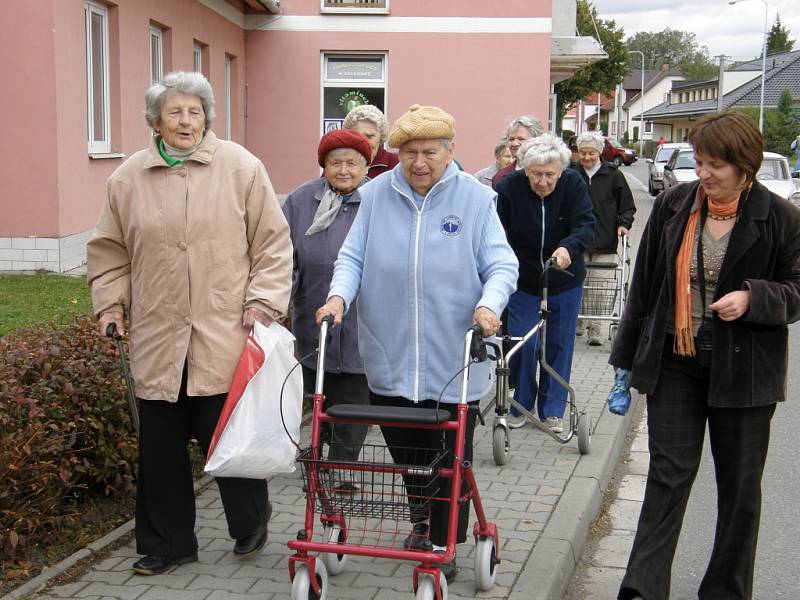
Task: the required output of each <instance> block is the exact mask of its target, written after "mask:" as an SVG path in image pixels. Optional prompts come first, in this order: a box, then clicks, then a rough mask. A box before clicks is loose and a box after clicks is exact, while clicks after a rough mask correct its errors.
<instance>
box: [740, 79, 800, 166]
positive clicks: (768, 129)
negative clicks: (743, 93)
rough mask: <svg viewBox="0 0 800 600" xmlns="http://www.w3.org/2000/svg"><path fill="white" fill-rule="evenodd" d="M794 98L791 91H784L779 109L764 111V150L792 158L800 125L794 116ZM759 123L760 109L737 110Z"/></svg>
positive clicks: (752, 107)
mask: <svg viewBox="0 0 800 600" xmlns="http://www.w3.org/2000/svg"><path fill="white" fill-rule="evenodd" d="M793 107H794V98H793V97H792V93H791V91H789V90H788V89H785V90H783V92H782V93H781V96H780V99H779V100H778V108H765V109H764V131H763V136H764V150H766V151H767V152H777V153H778V154H783V155H784V156H791V155H792V150H791V148H790V144H791V143H792V140H793V139H794V138H795V136H796V135H797V133H796V132H797V128H798V123H797V119H796V118H795V116H794V114H793ZM736 110H737V111H739V112H742V113H744V114H746V115H748V116H749V117H750V118H751V119H753V121H755V122H756V123H758V107H757V106H744V107H741V108H737V109H736Z"/></svg>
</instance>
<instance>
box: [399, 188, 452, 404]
mask: <svg viewBox="0 0 800 600" xmlns="http://www.w3.org/2000/svg"><path fill="white" fill-rule="evenodd" d="M457 176H458V174H457V173H456V174H455V175H453V176H452V177H457ZM449 179H450V178H449V177H448V180H449ZM440 183H443V182H442V180H441V179H439V181H437V182H436V183H435V184H434V185H433V187H432V188H431V189H429V190H428V193H427V194H426V195H425V197H424V198H423V199H422V204H421V205H420V206H419V207H418V206H417V203H416V202H414V199H413V198H409V197H408V196H407V195H406V194H405V193H404V192H403V191H402V190H400V189H399V188H397V187H396V186H395V185H394V183H392V187H393V188H394V189H395V191H397V193H398V194H400V195H401V196H403V198H405V199H406V200H408V202H409V203H410V204H411V207H412V208H413V209H414V210H415V211H417V228H416V233H415V235H414V354H415V362H416V364H415V365H414V393H413V394H412V395H411V401H412V402H413V403H414V404H417V403H418V402H419V400H420V398H419V371H420V364H419V361H420V357H419V237H420V232H421V231H422V211H423V210H424V209H425V203H426V202H427V201H428V197H430V195H431V193H432V192H433V190H435V189H436V188H437V187H438V186H439V184H440ZM412 194H413V191H412Z"/></svg>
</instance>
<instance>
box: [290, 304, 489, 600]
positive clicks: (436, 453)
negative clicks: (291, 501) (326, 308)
mask: <svg viewBox="0 0 800 600" xmlns="http://www.w3.org/2000/svg"><path fill="white" fill-rule="evenodd" d="M331 323H332V321H331V320H330V318H329V317H326V319H325V320H324V321H323V322H322V324H321V327H320V337H319V348H318V356H317V379H316V383H315V388H314V389H315V391H314V406H313V413H312V420H311V445H310V446H309V447H308V448H305V449H304V450H303V451H302V452H301V453H300V456H299V458H298V460H299V462H300V465H301V470H302V475H303V484H304V488H303V489H304V491H305V493H306V511H305V524H304V527H303V529H301V530H300V531H299V532H298V533H297V539H296V540H291V541H290V542H289V548H291V549H292V550H293V551H294V552H295V553H294V554H293V555H292V556H290V557H289V576H290V577H291V579H292V599H293V600H308V599H310V598H311V599H318V600H324V599H325V598H326V596H327V589H328V577H329V576H334V575H338V574H339V573H342V572H343V571H344V570H345V568H346V564H347V557H348V556H349V555H355V556H369V557H375V558H384V559H389V560H406V561H411V562H415V563H418V564H417V566H416V567H414V573H413V581H412V585H413V589H414V591H415V593H416V598H417V599H418V600H434V599H436V600H442V599H444V598H447V582H446V580H445V577H444V575H443V574H442V573H441V571H440V568H439V565H441V564H442V563H444V562H449V561H452V560H454V559H455V556H456V534H457V522H458V513H459V507H460V506H462V504H464V503H466V502H470V501H471V502H472V503H473V506H474V508H475V514H476V516H477V522H476V523H475V526H474V529H473V535H474V537H475V543H476V551H475V579H476V582H475V583H476V587H477V589H479V590H483V591H485V590H489V589H491V587H492V586H493V585H494V580H495V575H496V567H497V565H498V564H499V562H500V559H499V554H498V548H499V547H500V541H499V538H498V534H497V527H496V526H495V525H494V524H493V523H489V522H488V521H487V520H486V514H485V512H484V510H483V504H482V503H481V498H480V493H479V491H478V486H477V482H476V480H475V474H474V472H473V469H472V465H471V464H470V463H469V462H467V461H464V460H463V456H464V443H465V436H466V426H467V411H468V410H469V408H468V405H467V402H466V398H467V389H468V381H469V364H470V363H471V352H470V349H471V347H472V346H473V337H474V336H479V335H480V330H479V329H477V328H476V327H473V328H470V329H469V330H467V332H466V334H465V337H464V354H463V357H464V360H463V365H464V370H463V374H462V378H461V397H460V402H459V404H458V405H457V407H456V418H455V419H454V420H450V413H449V412H448V411H446V410H442V409H438V408H430V409H429V408H418V407H413V406H409V407H407V408H406V407H401V408H398V407H390V406H368V405H361V404H340V405H336V406H333V407H330V408H329V409H327V410H326V409H325V408H324V405H325V396H324V395H323V393H322V389H323V382H324V374H325V369H324V366H325V365H324V361H325V347H326V342H327V337H328V328H329V327H330V325H331ZM324 423H329V424H334V423H335V424H360V425H379V426H383V427H402V428H406V429H412V428H413V429H434V430H439V431H441V432H442V445H441V447H440V448H436V449H431V448H404V449H403V450H404V454H405V456H406V457H411V460H408V461H407V462H408V464H397V463H395V462H394V461H393V460H392V456H391V455H390V453H389V448H387V447H386V446H385V445H374V444H365V445H364V446H363V447H362V449H361V454H360V457H359V460H358V461H356V462H345V461H340V460H329V459H325V458H323V441H322V426H323V424H324ZM447 430H450V431H453V432H454V434H455V435H454V437H455V445H454V447H453V448H452V449H448V448H447V447H446V445H445V443H444V432H445V431H447ZM395 450H396V449H395ZM447 480H450V482H449V483H450V485H449V486H448V485H443V484H444V483H446V482H447ZM464 482H465V483H466V485H465V486H462V483H464ZM462 487H463V488H464V490H462ZM448 489H449V492H447V493H445V490H448ZM434 502H448V503H449V504H450V507H451V510H450V515H449V523H448V529H447V549H446V551H444V552H434V551H433V547H432V545H431V543H430V540H428V539H427V536H425V538H424V539H419V540H416V539H415V540H414V543H413V547H414V548H421V549H405V548H404V541H405V540H406V538H407V536H409V534H411V532H412V522H417V521H420V520H424V519H427V518H429V517H430V511H431V507H432V506H433V503H434ZM315 525H316V526H317V529H315ZM317 553H318V554H317ZM312 574H313V576H312Z"/></svg>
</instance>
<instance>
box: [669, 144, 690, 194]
mask: <svg viewBox="0 0 800 600" xmlns="http://www.w3.org/2000/svg"><path fill="white" fill-rule="evenodd" d="M695 179H697V173H695V172H694V150H692V147H691V146H688V147H686V148H675V149H674V150H673V151H672V156H670V157H669V160H668V161H667V164H665V165H664V173H663V181H662V185H663V186H664V189H665V190H668V189H669V188H671V187H674V186H676V185H678V184H679V183H687V182H689V181H694V180H695Z"/></svg>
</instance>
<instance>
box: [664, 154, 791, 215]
mask: <svg viewBox="0 0 800 600" xmlns="http://www.w3.org/2000/svg"><path fill="white" fill-rule="evenodd" d="M695 179H697V174H696V173H695V172H694V151H693V150H692V148H691V147H689V148H688V149H687V148H678V149H675V150H673V151H672V156H671V157H670V159H669V161H667V164H666V165H664V189H669V188H671V187H672V186H674V185H677V184H679V183H686V182H688V181H694V180H695ZM756 179H758V181H759V182H760V183H761V184H762V185H763V186H764V187H766V188H767V189H768V190H769V191H770V192H772V193H773V194H777V195H778V196H781V197H782V198H786V199H787V200H789V201H790V202H792V203H793V204H794V205H795V206H798V207H800V189H798V187H797V183H798V182H797V180H796V179H793V178H792V172H791V170H790V169H789V161H788V160H786V157H785V156H782V155H780V154H776V153H775V152H764V158H763V160H762V162H761V167H760V168H759V169H758V173H756Z"/></svg>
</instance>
